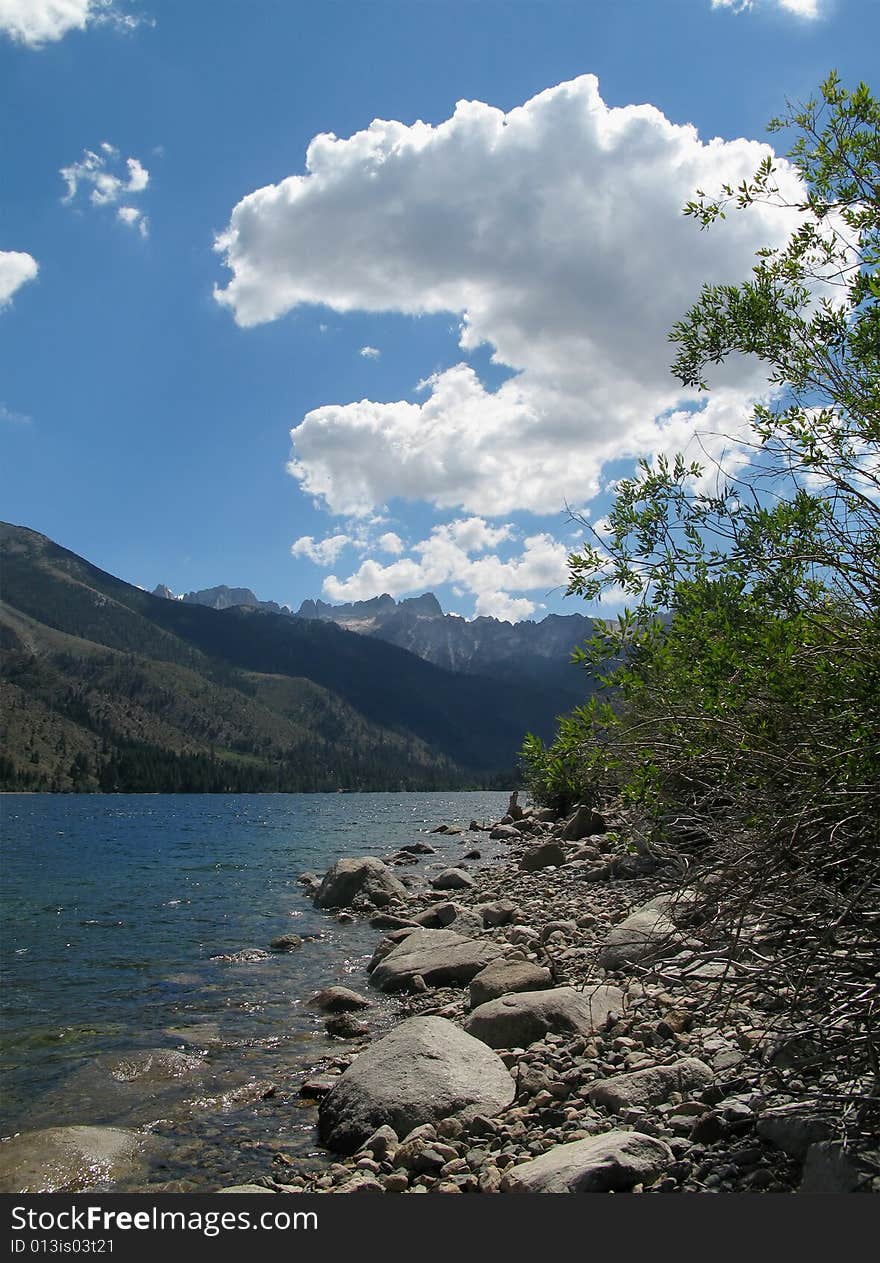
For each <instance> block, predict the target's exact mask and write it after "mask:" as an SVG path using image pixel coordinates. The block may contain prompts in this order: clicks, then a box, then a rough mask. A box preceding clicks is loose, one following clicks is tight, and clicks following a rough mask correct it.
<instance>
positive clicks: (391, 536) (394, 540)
mask: <svg viewBox="0 0 880 1263" xmlns="http://www.w3.org/2000/svg"><path fill="white" fill-rule="evenodd" d="M377 544H378V547H379V548H380V549H381V550H382V552H383V553H390V554H391V555H392V557H399V556H400V554H401V553H402V552H403V551H404V544H403V540H402V539H401V538H400V536H399V535H398V534H397V533H396V531H386V532H385V534H384V535H380V536H379V539H378V540H377Z"/></svg>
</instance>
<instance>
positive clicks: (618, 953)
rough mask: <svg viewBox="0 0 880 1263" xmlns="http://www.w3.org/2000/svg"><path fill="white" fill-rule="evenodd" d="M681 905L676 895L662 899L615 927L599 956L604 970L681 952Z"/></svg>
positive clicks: (648, 904) (653, 900)
mask: <svg viewBox="0 0 880 1263" xmlns="http://www.w3.org/2000/svg"><path fill="white" fill-rule="evenodd" d="M679 899H683V897H679ZM678 902H679V900H677V899H676V896H674V895H658V896H657V898H655V899H651V900H649V901H648V903H644V904H642V906H641V907H640V908H636V910H635V912H631V913H630V915H629V916H628V917H627V918H626V919H625V920H624V921H621V922H620V924H619V925H615V926H614V928H613V929H612V930H610V931H609V933H608V935H607V937H606V939H605V942H604V944H603V946H602V950H601V951H600V953H599V961H598V963H599V966H600V968H602V969H611V970H618V969H625V968H626V967H627V966H628V965H634V964H637V963H638V961H640V960H644V959H645V958H647V957H657V958H659V957H662V956H672V955H674V954H675V953H676V952H678V951H680V950H681V947H682V942H683V936H682V935H681V933H680V932H679V931H678V930H677V929H676V926H675V922H674V920H673V913H674V911H675V909H676V905H677V903H678Z"/></svg>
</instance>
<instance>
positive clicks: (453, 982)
mask: <svg viewBox="0 0 880 1263" xmlns="http://www.w3.org/2000/svg"><path fill="white" fill-rule="evenodd" d="M501 954H502V953H501V948H500V947H498V945H497V944H496V943H492V942H489V941H488V940H483V939H479V940H478V939H471V938H463V937H462V936H461V935H460V934H456V933H455V931H454V930H414V931H413V932H412V933H411V934H408V935H407V936H406V938H404V939H403V940H402V941H401V942H399V943H397V944H395V946H394V947H393V948H392V949H391V951H390V952H388V953H387V955H385V956H384V957H383V958H382V959H381V960H380V961H379V962H378V964H377V965H376V966H375V968H374V969H373V972H372V974H371V975H370V981H371V982H372V984H373V985H374V986H376V987H379V988H380V990H382V991H412V990H414V989H416V987H417V986H418V983H417V982H416V979H417V978H422V979H423V980H424V982H425V984H426V985H427V986H429V987H445V986H459V987H463V986H466V985H467V984H468V983H469V982H470V980H471V979H472V978H473V977H474V976H475V975H476V974H478V973H479V972H480V970H481V969H485V967H486V965H488V964H491V962H492V961H493V960H497V958H498V957H499V956H501Z"/></svg>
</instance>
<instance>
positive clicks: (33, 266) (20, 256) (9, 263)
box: [0, 250, 39, 310]
mask: <svg viewBox="0 0 880 1263" xmlns="http://www.w3.org/2000/svg"><path fill="white" fill-rule="evenodd" d="M38 271H39V267H38V265H37V261H36V259H35V258H33V257H32V256H31V255H29V254H25V253H24V252H23V251H21V250H0V310H2V309H3V308H4V307H6V306H8V304H9V303H10V302H11V300H12V295H13V294H14V293H15V291H16V290H17V289H20V287H21V286H22V285H24V284H25V283H26V282H27V281H32V280H33V279H34V277H35V276H36V275H37V272H38Z"/></svg>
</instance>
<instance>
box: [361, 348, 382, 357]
mask: <svg viewBox="0 0 880 1263" xmlns="http://www.w3.org/2000/svg"><path fill="white" fill-rule="evenodd" d="M381 354H382V352H381V351H380V350H379V348H378V347H375V346H362V347H361V349H360V350H359V351H358V355H362V356H363V358H364V359H365V360H378V358H379V357H380V355H381Z"/></svg>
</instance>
